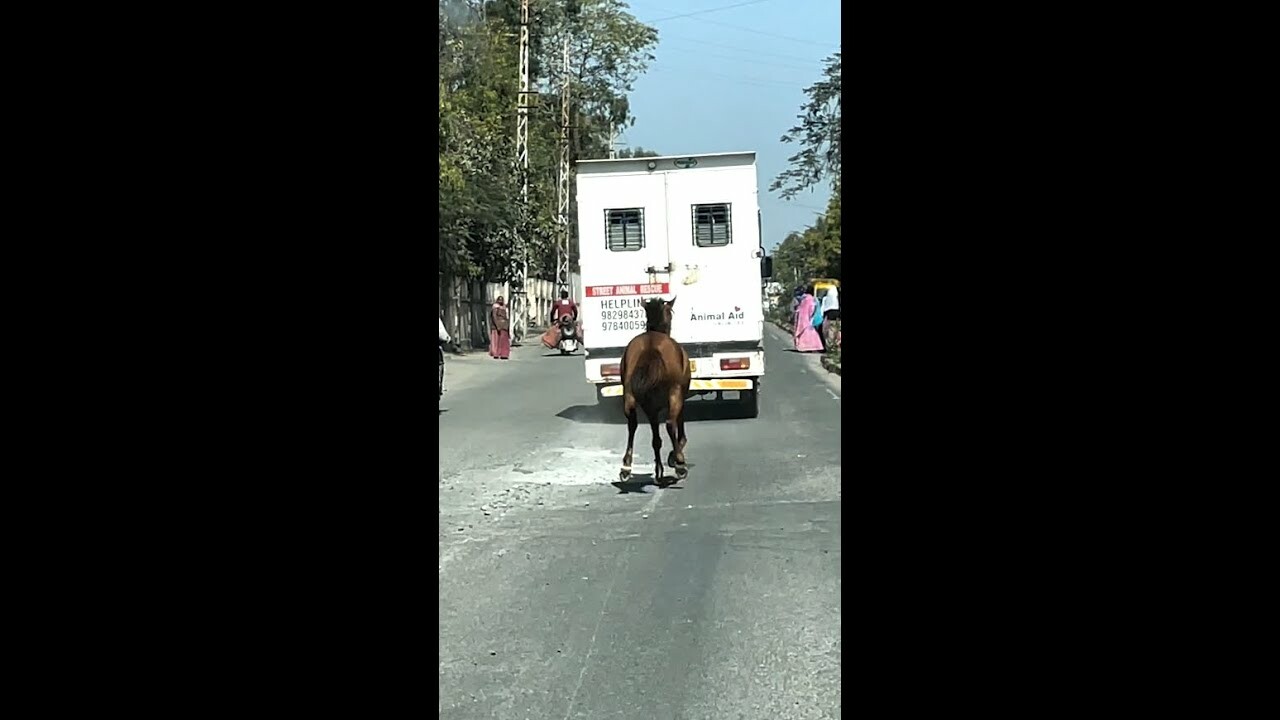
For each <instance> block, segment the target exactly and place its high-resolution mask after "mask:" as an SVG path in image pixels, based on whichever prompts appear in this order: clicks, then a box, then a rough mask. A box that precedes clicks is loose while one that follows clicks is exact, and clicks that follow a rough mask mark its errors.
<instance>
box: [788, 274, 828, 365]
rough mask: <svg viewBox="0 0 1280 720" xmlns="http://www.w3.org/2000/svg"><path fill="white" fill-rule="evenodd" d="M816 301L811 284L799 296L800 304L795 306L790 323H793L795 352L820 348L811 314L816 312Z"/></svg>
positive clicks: (820, 343) (819, 339) (820, 341)
mask: <svg viewBox="0 0 1280 720" xmlns="http://www.w3.org/2000/svg"><path fill="white" fill-rule="evenodd" d="M817 309H818V303H817V301H816V300H814V299H813V286H812V285H810V286H809V287H807V288H805V291H804V295H801V296H800V304H799V305H797V306H796V314H795V317H793V318H792V319H791V320H792V323H793V324H794V325H795V330H794V331H793V336H794V339H795V342H796V352H814V351H820V350H822V338H820V337H818V331H817V330H815V329H814V327H813V314H814V313H815V312H817Z"/></svg>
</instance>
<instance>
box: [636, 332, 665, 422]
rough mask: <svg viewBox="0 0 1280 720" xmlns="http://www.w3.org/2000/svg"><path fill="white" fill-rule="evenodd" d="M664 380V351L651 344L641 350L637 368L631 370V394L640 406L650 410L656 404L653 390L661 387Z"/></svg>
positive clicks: (637, 359) (646, 410)
mask: <svg viewBox="0 0 1280 720" xmlns="http://www.w3.org/2000/svg"><path fill="white" fill-rule="evenodd" d="M661 382H662V353H659V352H658V349H657V348H655V347H653V346H649V347H647V348H645V349H644V350H642V351H641V352H640V357H638V358H636V365H635V368H634V369H633V370H632V371H631V387H630V390H631V395H632V397H634V398H635V399H636V402H638V403H640V406H641V407H643V408H644V409H645V412H648V411H649V409H650V408H651V407H652V406H653V405H654V404H655V403H654V402H653V400H655V399H656V398H653V397H651V396H652V394H653V392H654V391H655V390H657V389H659V386H660V384H661Z"/></svg>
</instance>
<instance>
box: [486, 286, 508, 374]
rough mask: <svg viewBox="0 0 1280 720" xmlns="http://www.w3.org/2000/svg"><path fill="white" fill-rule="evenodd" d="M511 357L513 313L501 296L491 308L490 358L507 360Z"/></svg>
mask: <svg viewBox="0 0 1280 720" xmlns="http://www.w3.org/2000/svg"><path fill="white" fill-rule="evenodd" d="M510 355H511V313H510V311H508V310H507V303H506V301H505V300H504V299H503V297H502V296H501V295H499V296H498V299H497V300H496V301H494V303H493V307H491V308H489V356H490V357H492V358H493V359H494V360H506V359H508V358H509V357H510Z"/></svg>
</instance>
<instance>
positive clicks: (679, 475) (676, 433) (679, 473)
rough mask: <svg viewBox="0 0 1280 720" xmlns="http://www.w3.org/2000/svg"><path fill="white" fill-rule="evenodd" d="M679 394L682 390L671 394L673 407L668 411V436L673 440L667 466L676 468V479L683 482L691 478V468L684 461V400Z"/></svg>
mask: <svg viewBox="0 0 1280 720" xmlns="http://www.w3.org/2000/svg"><path fill="white" fill-rule="evenodd" d="M678 392H681V390H680V389H677V390H676V392H673V393H671V400H670V402H671V405H670V408H669V409H668V410H667V435H668V436H669V437H670V438H671V454H670V455H668V456H667V464H668V465H670V466H671V467H673V468H675V471H676V479H677V480H683V479H685V478H686V477H688V476H689V468H688V466H687V465H686V464H685V459H684V444H685V438H684V398H682V397H679V396H678V395H677V393H678Z"/></svg>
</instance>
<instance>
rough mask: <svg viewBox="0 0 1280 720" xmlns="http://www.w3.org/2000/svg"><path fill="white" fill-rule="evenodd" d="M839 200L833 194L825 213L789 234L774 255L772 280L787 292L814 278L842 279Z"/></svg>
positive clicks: (837, 196) (838, 197)
mask: <svg viewBox="0 0 1280 720" xmlns="http://www.w3.org/2000/svg"><path fill="white" fill-rule="evenodd" d="M842 272H843V267H842V265H841V254H840V196H839V195H836V194H833V195H832V196H831V199H830V201H828V203H827V212H826V213H825V214H823V215H820V216H818V219H817V220H816V221H815V222H814V223H813V225H811V226H809V227H807V228H805V229H804V230H799V231H793V232H791V233H789V234H788V235H787V237H786V239H784V240H783V241H782V242H781V243H780V244H779V245H778V247H777V249H776V250H774V251H773V277H774V279H775V280H777V281H778V282H780V283H782V285H783V286H785V287H787V289H791V288H793V287H795V286H796V285H804V284H805V283H808V282H809V281H810V280H812V279H814V278H835V279H837V280H840V279H842Z"/></svg>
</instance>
